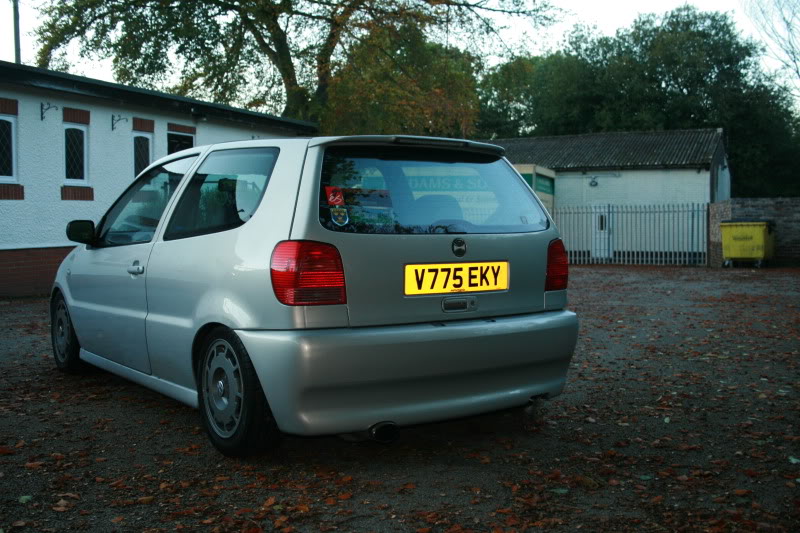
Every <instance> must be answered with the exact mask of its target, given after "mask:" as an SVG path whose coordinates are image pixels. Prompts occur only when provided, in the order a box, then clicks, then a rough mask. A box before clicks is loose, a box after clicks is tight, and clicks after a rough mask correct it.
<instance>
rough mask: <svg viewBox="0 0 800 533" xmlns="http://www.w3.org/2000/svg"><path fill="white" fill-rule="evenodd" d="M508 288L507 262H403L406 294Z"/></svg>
mask: <svg viewBox="0 0 800 533" xmlns="http://www.w3.org/2000/svg"><path fill="white" fill-rule="evenodd" d="M506 289H508V261H491V262H489V261H486V262H481V263H437V264H429V265H406V270H405V293H406V295H408V296H411V295H415V294H449V293H452V292H484V291H504V290H506Z"/></svg>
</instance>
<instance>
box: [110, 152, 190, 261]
mask: <svg viewBox="0 0 800 533" xmlns="http://www.w3.org/2000/svg"><path fill="white" fill-rule="evenodd" d="M196 159H197V156H192V157H184V158H181V159H176V160H175V161H170V162H169V163H165V164H163V165H161V166H159V167H156V168H154V169H151V170H150V171H149V172H147V173H146V174H145V175H144V176H142V177H141V178H139V179H138V180H136V181H135V182H134V183H133V185H131V186H130V187H129V188H128V190H126V191H125V192H124V193H123V194H122V196H120V197H119V199H118V200H117V201H116V202H115V203H114V205H112V206H111V209H109V210H108V213H106V216H105V217H103V221H102V222H101V225H100V228H99V231H98V240H97V246H100V247H103V246H121V245H126V244H140V243H145V242H150V241H151V240H152V239H153V235H154V234H155V231H156V226H158V222H159V220H161V215H162V214H163V213H164V209H166V207H167V203H168V202H169V199H170V198H171V197H172V195H173V193H174V192H175V189H177V188H178V184H179V183H180V182H181V178H183V176H184V174H186V172H187V171H188V170H189V168H190V167H191V166H192V164H193V163H194V161H195V160H196Z"/></svg>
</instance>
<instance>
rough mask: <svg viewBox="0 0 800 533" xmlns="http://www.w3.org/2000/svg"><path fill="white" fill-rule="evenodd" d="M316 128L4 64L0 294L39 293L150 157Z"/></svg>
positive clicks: (0, 89) (0, 85)
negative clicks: (84, 226)
mask: <svg viewBox="0 0 800 533" xmlns="http://www.w3.org/2000/svg"><path fill="white" fill-rule="evenodd" d="M316 129H317V128H316V125H315V124H312V123H309V122H302V121H296V120H287V119H282V118H278V117H274V116H271V115H267V114H264V113H256V112H252V111H247V110H243V109H236V108H233V107H229V106H225V105H219V104H210V103H207V102H201V101H199V100H194V99H191V98H184V97H180V96H174V95H169V94H165V93H160V92H156V91H149V90H144V89H137V88H133V87H127V86H124V85H118V84H114V83H108V82H104V81H99V80H93V79H89V78H84V77H80V76H73V75H69V74H64V73H60V72H54V71H50V70H44V69H39V68H34V67H29V66H25V65H17V64H14V63H7V62H4V61H0V297H3V296H15V295H30V294H43V293H46V292H47V291H48V290H49V285H50V283H52V279H53V276H54V274H55V269H56V267H57V266H58V264H59V263H60V261H61V259H62V258H63V257H64V255H66V253H67V252H68V251H69V250H70V249H71V248H72V246H73V244H71V243H70V242H69V241H68V240H67V238H66V235H65V228H66V224H67V222H69V221H70V220H73V219H92V220H94V221H95V222H97V221H98V220H99V219H100V217H101V216H102V215H103V214H104V213H105V211H106V209H108V207H110V205H111V203H112V202H113V201H114V200H115V199H116V198H117V197H118V196H119V195H120V194H121V193H122V191H123V190H124V189H125V188H126V187H127V186H128V185H129V184H130V183H131V182H132V181H133V178H134V176H135V175H136V174H138V173H139V172H140V171H141V170H142V169H143V168H144V167H145V166H147V165H148V164H149V163H150V162H151V161H153V160H155V159H158V158H160V157H163V156H165V155H167V154H169V153H172V152H176V151H178V150H182V149H184V148H187V147H191V146H195V145H204V144H211V143H217V142H223V141H233V140H241V139H258V138H275V137H295V136H298V135H311V134H313V133H315V132H316Z"/></svg>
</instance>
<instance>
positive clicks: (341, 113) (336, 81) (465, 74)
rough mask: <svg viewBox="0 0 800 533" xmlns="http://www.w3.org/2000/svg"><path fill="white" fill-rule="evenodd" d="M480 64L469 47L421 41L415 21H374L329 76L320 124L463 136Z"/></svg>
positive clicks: (329, 129)
mask: <svg viewBox="0 0 800 533" xmlns="http://www.w3.org/2000/svg"><path fill="white" fill-rule="evenodd" d="M479 66H480V65H479V61H478V60H477V58H475V57H474V56H472V55H471V54H469V53H466V52H462V51H460V50H458V49H457V48H453V47H446V46H443V45H440V44H437V43H432V42H429V41H427V40H426V39H425V36H424V33H423V31H422V30H421V29H420V28H419V27H418V26H416V25H410V24H408V25H405V26H402V27H400V28H398V29H397V30H395V29H394V28H377V29H376V30H374V31H373V32H371V33H370V35H368V36H367V37H366V38H365V39H364V40H363V41H362V42H360V43H359V44H358V45H356V46H355V47H353V49H352V50H351V51H350V53H349V54H348V57H347V60H346V62H345V64H344V65H343V66H342V67H341V68H339V69H337V72H336V74H335V75H334V76H333V77H332V79H331V84H330V89H329V93H330V94H329V105H328V106H327V109H326V111H325V113H324V114H323V120H322V129H323V131H325V132H326V133H331V134H355V133H364V132H369V133H374V134H382V133H416V134H425V135H438V136H449V137H466V136H467V135H470V134H471V133H472V131H473V125H474V123H475V119H476V117H477V114H478V98H477V92H476V84H477V82H476V73H477V70H478V68H479Z"/></svg>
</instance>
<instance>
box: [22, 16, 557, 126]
mask: <svg viewBox="0 0 800 533" xmlns="http://www.w3.org/2000/svg"><path fill="white" fill-rule="evenodd" d="M551 13H552V11H551V8H550V7H549V6H548V5H547V4H546V3H545V2H534V1H533V0H260V1H256V0H51V1H50V3H49V5H48V7H47V8H46V9H45V10H44V19H45V20H44V23H43V24H42V25H41V26H40V27H39V29H38V30H37V34H38V37H39V40H40V42H41V44H42V47H41V49H40V51H39V56H38V64H39V65H40V66H43V67H47V66H49V65H52V64H57V65H61V66H63V64H64V61H63V59H64V58H65V54H66V52H65V50H66V49H67V47H68V46H69V44H70V43H72V42H74V41H76V42H77V43H78V44H79V46H80V50H81V53H82V54H83V55H85V56H87V57H102V58H106V57H110V58H112V59H113V65H114V74H115V77H116V79H117V80H118V81H120V82H122V83H131V84H134V85H138V86H145V87H153V88H165V87H166V88H167V89H169V90H172V91H174V92H178V93H179V94H187V95H192V96H196V97H201V98H207V99H210V100H212V101H215V102H220V103H232V104H239V105H247V106H248V107H252V108H259V109H264V108H266V109H270V108H271V105H270V103H271V102H273V101H275V89H276V88H277V89H280V93H281V94H282V98H281V99H282V101H283V115H284V116H287V117H293V118H301V119H315V118H317V117H318V116H319V114H320V112H321V110H322V109H324V107H325V106H326V104H327V99H328V89H329V86H330V83H331V77H332V74H333V72H332V66H333V64H334V61H335V60H336V58H337V57H343V56H344V55H346V52H347V51H348V50H350V49H351V48H352V47H353V46H354V45H355V44H356V43H358V42H360V41H361V40H363V39H364V38H365V36H368V35H369V34H370V33H371V32H372V31H373V30H375V29H376V28H398V27H400V26H402V25H403V24H416V25H421V26H424V27H425V28H427V29H428V31H429V33H430V34H431V35H443V34H446V35H448V36H450V37H453V38H457V39H461V40H462V41H463V42H472V43H479V42H480V41H481V39H480V37H481V36H484V37H485V36H492V37H494V36H495V35H496V33H497V31H498V26H497V24H496V23H495V22H494V21H493V19H492V16H494V15H498V14H501V15H507V16H510V17H512V18H514V17H516V18H523V19H528V20H531V21H533V22H534V23H545V22H548V21H549V20H550V18H549V17H550V16H551ZM466 36H470V38H469V39H467V38H466ZM270 110H271V109H270Z"/></svg>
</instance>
